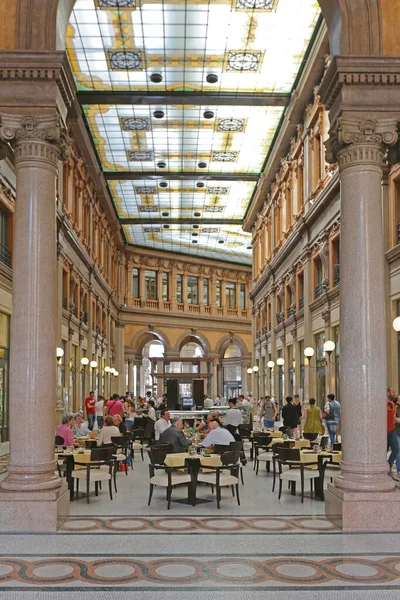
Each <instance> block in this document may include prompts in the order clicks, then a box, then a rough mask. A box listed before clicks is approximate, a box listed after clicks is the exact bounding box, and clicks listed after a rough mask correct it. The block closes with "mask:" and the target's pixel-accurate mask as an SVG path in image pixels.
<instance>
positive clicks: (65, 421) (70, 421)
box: [56, 415, 78, 448]
mask: <svg viewBox="0 0 400 600" xmlns="http://www.w3.org/2000/svg"><path fill="white" fill-rule="evenodd" d="M74 425H75V416H74V415H64V416H63V418H62V421H61V425H59V426H58V427H57V429H56V435H59V436H60V437H62V438H63V439H64V444H63V446H64V448H66V447H67V446H77V445H78V443H77V442H75V439H74V433H73V431H72V427H73V426H74Z"/></svg>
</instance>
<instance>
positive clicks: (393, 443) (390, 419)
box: [386, 388, 399, 477]
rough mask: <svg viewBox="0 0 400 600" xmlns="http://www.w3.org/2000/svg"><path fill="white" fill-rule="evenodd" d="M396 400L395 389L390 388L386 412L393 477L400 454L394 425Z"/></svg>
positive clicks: (389, 459)
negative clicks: (395, 462)
mask: <svg viewBox="0 0 400 600" xmlns="http://www.w3.org/2000/svg"><path fill="white" fill-rule="evenodd" d="M395 399H396V394H395V391H394V389H393V388H388V390H387V402H386V407H387V408H386V410H387V445H388V448H390V450H391V452H390V455H389V458H388V463H389V475H390V476H391V477H393V473H392V467H393V465H394V461H395V460H396V458H397V456H398V454H399V444H398V441H397V436H396V429H395V425H394V419H395V415H396V407H395V405H394V400H395Z"/></svg>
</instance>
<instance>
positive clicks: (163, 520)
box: [60, 515, 340, 535]
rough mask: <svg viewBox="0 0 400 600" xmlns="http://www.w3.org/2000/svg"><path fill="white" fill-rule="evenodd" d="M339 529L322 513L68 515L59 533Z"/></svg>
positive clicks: (320, 530) (290, 531) (292, 531)
mask: <svg viewBox="0 0 400 600" xmlns="http://www.w3.org/2000/svg"><path fill="white" fill-rule="evenodd" d="M338 531H340V530H339V529H338V528H337V527H336V526H335V525H334V524H333V523H332V522H331V521H329V520H328V519H327V518H326V517H325V516H323V515H318V516H316V515H312V516H311V515H310V516H301V517H274V516H266V515H260V516H252V517H235V516H222V515H221V516H220V517H219V516H210V517H207V516H202V517H186V516H185V517H181V518H179V517H166V516H160V517H143V516H138V517H136V516H133V515H127V516H118V517H99V516H95V517H92V516H79V517H78V516H76V517H70V518H69V519H68V520H67V521H66V522H65V523H64V525H63V527H62V528H61V529H60V533H140V534H152V533H153V534H154V533H157V534H167V535H168V534H171V533H179V534H184V533H190V534H193V533H197V534H198V533H216V532H224V533H249V534H252V535H254V534H257V533H262V534H265V533H278V532H279V533H304V532H314V533H322V532H324V533H330V532H332V533H337V532H338Z"/></svg>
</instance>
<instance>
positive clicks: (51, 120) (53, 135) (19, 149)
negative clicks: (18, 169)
mask: <svg viewBox="0 0 400 600" xmlns="http://www.w3.org/2000/svg"><path fill="white" fill-rule="evenodd" d="M0 139H1V140H2V141H3V142H5V143H10V144H11V145H12V146H13V148H14V157H15V162H16V163H18V162H22V161H26V160H29V161H30V160H31V161H40V162H45V163H48V164H49V165H52V166H56V165H57V163H58V161H59V160H65V159H67V158H68V155H69V145H70V139H69V138H68V135H67V131H66V129H65V127H64V126H63V124H62V121H61V118H60V117H59V115H57V114H55V115H51V116H49V115H46V116H41V117H37V116H24V117H21V116H17V115H9V114H4V113H0Z"/></svg>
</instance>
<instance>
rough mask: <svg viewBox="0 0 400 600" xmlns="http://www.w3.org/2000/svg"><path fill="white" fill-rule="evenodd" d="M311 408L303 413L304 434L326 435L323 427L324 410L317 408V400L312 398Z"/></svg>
mask: <svg viewBox="0 0 400 600" xmlns="http://www.w3.org/2000/svg"><path fill="white" fill-rule="evenodd" d="M309 403H310V405H309V407H308V408H307V410H304V411H303V418H304V419H305V420H306V422H305V423H304V433H319V434H321V435H324V433H325V428H324V426H323V425H322V410H321V409H320V408H318V406H315V398H310V400H309Z"/></svg>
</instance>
